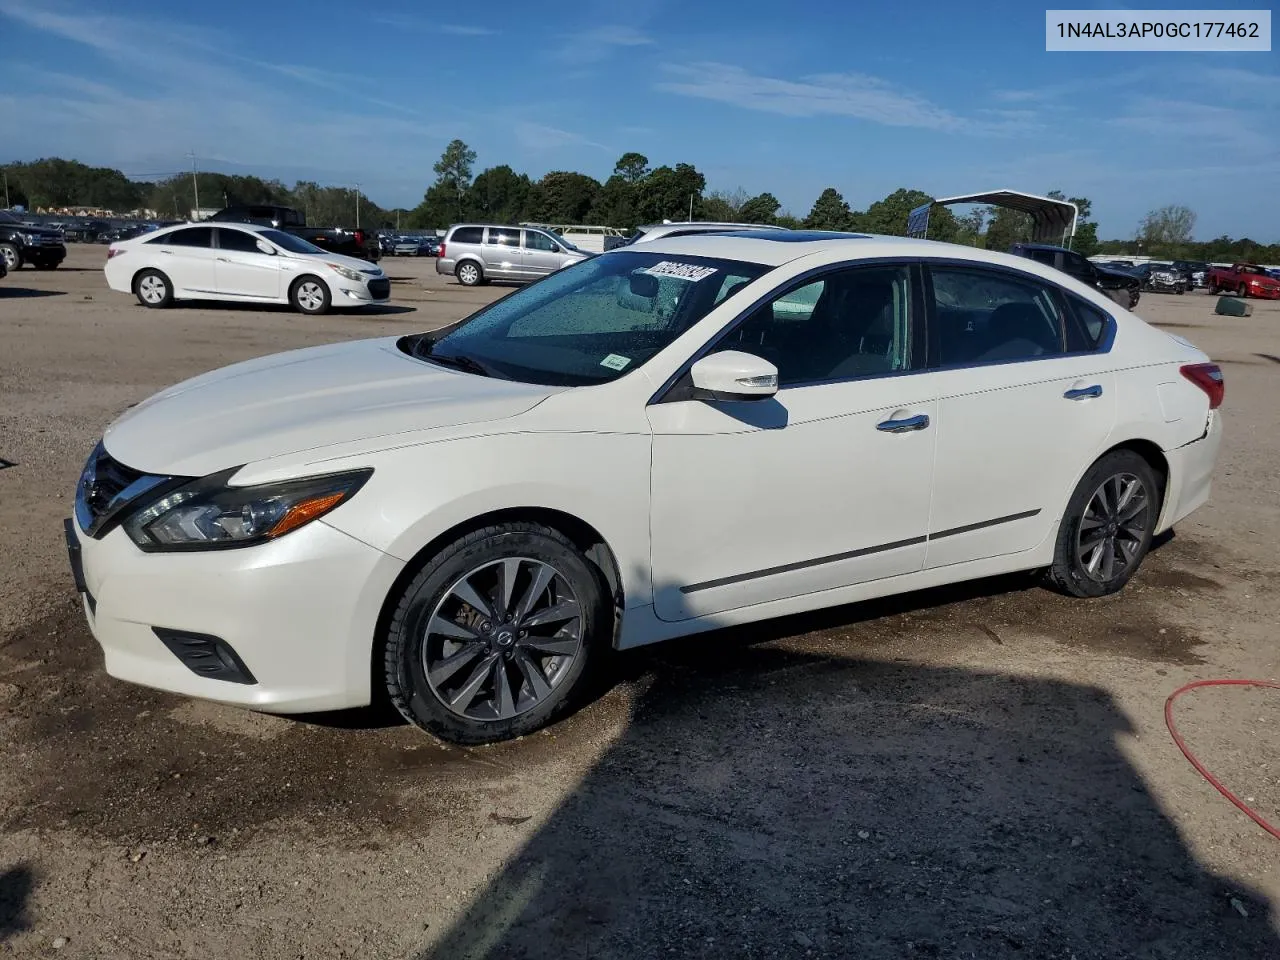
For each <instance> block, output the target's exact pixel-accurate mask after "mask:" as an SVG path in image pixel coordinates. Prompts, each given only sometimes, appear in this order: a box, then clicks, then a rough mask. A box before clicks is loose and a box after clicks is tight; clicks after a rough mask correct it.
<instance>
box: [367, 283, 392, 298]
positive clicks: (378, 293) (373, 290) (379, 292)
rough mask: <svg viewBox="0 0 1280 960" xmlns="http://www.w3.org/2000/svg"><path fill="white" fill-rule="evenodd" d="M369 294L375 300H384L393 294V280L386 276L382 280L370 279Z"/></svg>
mask: <svg viewBox="0 0 1280 960" xmlns="http://www.w3.org/2000/svg"><path fill="white" fill-rule="evenodd" d="M369 295H370V296H372V297H373V298H374V299H375V300H382V299H384V298H386V297H389V296H391V281H390V280H387V279H386V278H383V279H381V280H370V281H369Z"/></svg>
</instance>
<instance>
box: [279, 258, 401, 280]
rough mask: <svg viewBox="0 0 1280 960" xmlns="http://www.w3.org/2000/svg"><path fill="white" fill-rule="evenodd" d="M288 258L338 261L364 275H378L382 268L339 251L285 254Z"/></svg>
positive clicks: (310, 261) (306, 260) (324, 261)
mask: <svg viewBox="0 0 1280 960" xmlns="http://www.w3.org/2000/svg"><path fill="white" fill-rule="evenodd" d="M286 256H287V257H288V258H289V259H290V260H298V261H301V262H302V263H314V262H315V261H319V262H320V263H340V264H342V266H344V267H346V268H347V269H348V270H358V271H360V272H361V273H363V274H365V275H366V276H370V277H378V276H381V275H382V268H381V267H380V266H378V265H377V264H376V263H370V262H369V261H368V260H360V259H358V258H356V257H348V256H345V255H344V254H341V253H327V252H326V253H290V254H286Z"/></svg>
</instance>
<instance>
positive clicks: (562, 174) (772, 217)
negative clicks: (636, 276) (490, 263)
mask: <svg viewBox="0 0 1280 960" xmlns="http://www.w3.org/2000/svg"><path fill="white" fill-rule="evenodd" d="M475 162H476V153H475V151H474V150H472V149H471V148H470V147H468V146H467V144H466V143H464V142H463V141H461V140H454V141H452V142H451V143H450V144H449V145H448V146H447V147H446V148H445V150H444V152H443V154H442V155H441V156H440V159H439V160H438V161H436V163H435V165H434V166H433V168H432V169H433V171H434V173H435V180H434V181H433V182H432V183H431V185H430V186H429V187H428V188H427V190H426V192H425V194H424V195H423V198H422V202H421V203H419V204H418V205H417V206H416V207H414V208H413V209H412V210H407V209H403V208H400V209H397V208H391V209H387V208H384V207H381V206H379V205H378V204H376V203H374V202H372V201H371V200H370V199H369V198H368V197H365V196H363V195H361V196H359V197H357V193H356V190H355V188H354V185H353V186H351V187H345V186H321V185H320V184H318V183H315V182H312V181H305V180H302V181H298V182H296V183H294V184H293V185H292V186H287V185H286V184H284V183H283V182H282V181H280V180H273V179H262V178H260V177H254V176H240V175H233V174H223V173H200V174H198V176H197V177H195V178H194V182H193V177H192V175H191V174H190V173H175V174H172V175H168V176H165V177H161V178H157V179H156V180H154V181H145V180H134V179H130V178H129V177H127V176H125V174H123V173H121V172H120V171H119V170H115V169H111V168H108V167H90V166H87V165H85V164H83V163H80V162H79V161H76V160H63V159H60V158H49V159H43V160H36V161H34V162H31V163H9V164H5V165H3V166H0V170H3V172H4V174H5V176H6V178H7V180H8V185H9V198H10V202H11V203H12V204H15V205H18V204H21V205H23V206H26V207H28V208H35V207H57V208H61V207H100V208H106V209H112V210H116V211H126V210H141V209H148V210H153V211H155V212H156V213H157V214H158V215H160V216H171V217H173V218H174V219H184V218H186V217H187V216H189V215H190V211H192V210H193V209H195V208H196V206H197V204H196V191H197V189H198V191H199V196H200V205H201V206H203V207H206V208H208V207H221V206H226V205H230V204H232V203H278V204H283V205H286V206H291V207H294V208H296V209H298V210H301V211H302V212H303V213H304V214H305V216H306V217H307V222H308V223H311V224H314V225H322V226H328V225H339V226H352V225H354V222H355V219H356V206H357V203H358V204H359V210H360V214H359V216H360V223H361V225H362V226H367V227H379V228H384V227H386V228H405V229H439V228H444V227H447V226H448V225H449V224H451V223H457V222H459V221H463V220H481V221H492V222H497V223H521V222H536V223H552V224H557V223H558V224H587V223H591V224H602V225H607V226H613V227H619V228H621V229H622V230H624V231H628V232H629V231H630V230H632V229H634V228H635V227H636V226H638V225H639V224H642V223H653V222H660V221H662V220H684V219H686V218H691V219H694V220H727V221H737V222H749V223H769V224H776V225H778V226H782V227H792V228H798V227H805V228H808V229H813V230H853V231H859V232H865V233H880V234H890V235H901V234H904V233H905V232H906V229H907V215H908V214H909V213H910V211H911V210H912V209H913V208H915V207H917V206H919V205H920V204H922V203H927V202H928V201H929V200H930V199H931V198H930V196H929V195H928V194H926V193H924V192H923V191H921V190H913V189H907V188H900V189H898V190H895V191H894V192H893V193H891V194H889V195H888V196H887V197H884V198H882V199H880V200H876V201H875V202H874V203H871V204H869V205H868V206H867V207H866V209H864V210H856V209H854V208H852V207H851V206H850V205H849V203H848V202H847V201H846V200H845V198H844V197H843V196H842V195H841V193H840V191H839V190H837V189H836V188H835V187H827V188H826V189H825V190H823V191H822V193H821V194H820V195H819V196H818V198H817V200H816V201H815V202H814V204H813V206H812V207H811V208H810V210H809V212H808V213H807V214H806V215H804V216H803V217H801V216H797V215H795V214H793V213H791V212H790V211H787V210H784V209H783V207H782V204H781V203H780V202H779V200H778V199H777V197H775V196H774V195H773V194H772V193H768V192H765V193H760V194H756V195H754V196H753V195H751V194H748V193H747V192H746V191H744V190H742V189H741V188H738V189H736V190H711V191H708V190H707V179H706V176H705V175H704V174H703V173H702V172H701V171H699V170H698V169H697V167H695V166H694V165H693V164H690V163H676V164H674V165H666V164H663V165H659V166H653V165H652V164H651V163H650V161H649V158H648V157H646V156H644V155H643V154H640V153H635V152H629V153H624V154H623V155H622V156H621V157H619V158H618V161H617V163H616V164H614V168H613V173H612V174H611V175H610V176H609V177H608V178H607V179H606V180H605V181H604V182H603V183H601V182H600V181H599V180H596V179H595V178H594V177H590V176H587V175H586V174H584V173H578V172H576V171H571V170H553V171H551V172H550V173H547V174H545V175H544V176H542V177H540V178H538V179H536V180H535V179H533V178H531V177H530V176H529V175H528V174H526V173H522V172H517V171H516V170H515V169H514V168H512V167H511V166H510V165H509V164H499V165H497V166H493V167H488V168H486V169H484V170H482V171H480V172H479V173H478V174H476V173H474V168H475ZM1049 196H1054V197H1058V198H1063V199H1065V195H1064V194H1063V193H1062V192H1061V191H1059V190H1051V191H1049ZM1069 199H1070V200H1071V201H1072V202H1073V203H1075V204H1076V206H1077V207H1078V208H1079V211H1080V218H1079V223H1078V225H1077V229H1076V236H1075V239H1074V241H1073V243H1072V246H1073V248H1074V249H1076V250H1078V251H1079V252H1080V253H1082V254H1084V255H1085V256H1092V255H1094V254H1095V253H1103V254H1107V253H1110V254H1121V253H1127V254H1140V255H1146V256H1153V257H1160V258H1167V259H1173V258H1185V259H1196V260H1240V259H1244V260H1256V261H1258V262H1262V263H1275V262H1280V244H1270V245H1265V244H1261V243H1258V242H1256V241H1253V240H1250V239H1248V238H1245V239H1240V240H1233V239H1232V238H1230V237H1226V236H1223V237H1217V238H1215V239H1213V240H1209V241H1202V242H1196V241H1193V240H1192V239H1191V235H1192V232H1193V230H1194V227H1195V214H1194V213H1193V212H1192V211H1191V210H1189V209H1188V208H1186V207H1183V206H1170V207H1162V208H1160V209H1158V210H1153V211H1152V212H1151V213H1149V214H1148V215H1147V216H1146V217H1145V218H1143V220H1142V223H1141V224H1140V225H1139V227H1138V230H1137V231H1136V233H1135V235H1134V237H1133V238H1132V239H1126V240H1106V241H1099V240H1098V232H1097V230H1098V225H1097V223H1096V221H1094V220H1093V219H1092V203H1091V202H1090V200H1089V199H1088V198H1087V197H1071V198H1069ZM929 237H930V239H934V240H942V241H947V242H951V243H963V244H968V245H971V246H979V247H984V248H986V249H991V250H1007V249H1008V248H1009V246H1010V245H1011V244H1013V243H1016V242H1019V241H1025V240H1029V239H1030V238H1031V218H1030V216H1028V215H1027V214H1025V213H1020V212H1018V211H1016V210H1008V209H1004V208H1000V207H983V206H976V207H973V208H970V210H969V212H967V213H964V214H962V215H959V216H957V215H956V214H955V213H954V212H952V211H951V210H950V209H948V208H946V207H938V208H935V209H934V210H933V212H932V215H931V217H930V221H929Z"/></svg>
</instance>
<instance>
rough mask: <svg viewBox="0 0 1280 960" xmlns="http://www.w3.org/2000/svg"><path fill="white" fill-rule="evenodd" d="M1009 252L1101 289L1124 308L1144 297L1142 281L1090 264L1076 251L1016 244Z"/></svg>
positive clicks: (1043, 245)
mask: <svg viewBox="0 0 1280 960" xmlns="http://www.w3.org/2000/svg"><path fill="white" fill-rule="evenodd" d="M1009 252H1010V253H1012V254H1013V255H1014V256H1017V257H1026V258H1027V259H1029V260H1035V261H1036V262H1037V263H1044V264H1048V265H1049V266H1051V267H1056V268H1057V269H1059V270H1061V271H1062V272H1063V273H1069V274H1071V276H1073V277H1075V278H1076V279H1077V280H1079V281H1081V282H1083V283H1087V284H1089V286H1091V287H1097V288H1098V289H1099V290H1101V291H1102V292H1103V293H1105V294H1106V295H1107V296H1109V297H1110V298H1111V299H1112V300H1115V301H1116V302H1117V303H1118V304H1120V305H1121V306H1122V307H1127V308H1128V309H1130V310H1132V309H1133V308H1134V307H1136V306H1137V305H1138V298H1139V297H1140V296H1141V295H1142V280H1141V279H1140V278H1139V277H1137V276H1136V275H1134V274H1132V273H1129V272H1128V271H1127V270H1121V269H1118V268H1115V267H1104V266H1102V265H1101V264H1097V263H1093V262H1092V261H1089V260H1086V259H1085V258H1084V257H1082V256H1080V254H1078V253H1076V252H1075V251H1074V250H1068V249H1066V248H1065V247H1055V246H1052V245H1051V244H1047V243H1015V244H1014V245H1013V246H1012V247H1010V248H1009Z"/></svg>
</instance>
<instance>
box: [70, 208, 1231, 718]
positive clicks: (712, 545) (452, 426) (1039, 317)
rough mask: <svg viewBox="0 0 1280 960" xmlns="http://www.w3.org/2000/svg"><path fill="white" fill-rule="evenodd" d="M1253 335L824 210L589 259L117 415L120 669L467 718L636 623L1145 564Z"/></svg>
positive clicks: (78, 530)
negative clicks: (1173, 331)
mask: <svg viewBox="0 0 1280 960" xmlns="http://www.w3.org/2000/svg"><path fill="white" fill-rule="evenodd" d="M1222 395H1223V380H1222V374H1221V372H1220V371H1219V369H1218V367H1217V366H1215V365H1214V364H1212V363H1210V362H1209V360H1208V358H1207V357H1206V356H1205V355H1204V354H1202V353H1201V352H1200V351H1199V350H1197V349H1196V348H1195V347H1193V346H1192V345H1191V344H1189V343H1188V342H1187V341H1185V340H1182V339H1180V338H1178V337H1174V336H1171V335H1169V334H1167V333H1163V332H1161V331H1160V330H1157V329H1154V328H1153V327H1150V326H1148V325H1147V324H1146V323H1144V322H1143V321H1142V320H1141V319H1139V318H1138V317H1136V316H1134V315H1133V314H1131V313H1128V312H1126V311H1125V310H1123V309H1121V308H1119V307H1118V306H1117V305H1116V304H1115V303H1114V302H1112V301H1111V300H1110V299H1108V298H1106V297H1104V296H1103V295H1102V294H1101V293H1099V292H1098V291H1097V290H1094V289H1092V288H1090V287H1087V286H1085V285H1083V284H1081V283H1079V282H1078V281H1076V280H1074V279H1072V278H1071V277H1069V276H1067V275H1066V274H1063V273H1060V272H1058V271H1055V270H1053V269H1052V268H1049V267H1045V266H1042V265H1039V264H1036V263H1034V262H1032V261H1029V260H1025V259H1021V258H1014V257H1010V256H1005V255H1003V254H994V253H988V252H985V251H981V250H976V249H973V248H970V247H960V246H951V245H947V244H940V243H933V242H928V241H919V240H904V239H896V238H884V237H864V236H857V235H848V234H822V233H804V232H792V231H768V232H764V231H762V232H758V233H738V234H727V235H721V236H700V237H687V238H680V239H670V240H662V241H655V242H653V243H650V244H644V245H642V246H636V247H630V248H626V249H624V250H619V251H616V252H611V253H608V254H605V255H603V256H600V257H595V258H592V259H590V260H586V261H584V262H582V263H579V264H577V265H575V266H572V267H569V268H567V269H565V270H563V271H561V272H559V273H555V274H553V275H551V276H550V277H548V278H547V279H545V280H542V281H541V282H539V283H536V284H534V285H532V286H530V287H527V288H525V289H523V290H520V291H517V292H515V293H512V294H510V295H509V296H507V297H505V298H503V299H502V300H500V301H498V302H496V303H494V304H492V305H490V306H488V307H485V308H484V309H482V310H480V311H479V312H478V313H476V314H474V315H473V316H471V317H470V318H469V319H467V320H465V321H464V322H462V323H460V324H455V325H453V326H451V327H449V328H446V329H444V330H441V331H436V332H432V333H425V334H418V335H412V336H405V337H401V338H399V339H377V340H368V341H363V342H354V343H341V344H333V345H330V346H322V347H314V348H310V349H306V350H299V351H294V352H290V353H285V354H280V355H277V356H269V357H263V358H260V359H257V360H251V361H249V362H246V363H240V364H236V365H234V366H231V367H227V368H225V369H223V370H217V371H214V372H212V373H207V374H204V375H203V376H199V377H196V378H195V379H193V380H188V381H187V382H185V383H181V384H178V385H177V386H174V387H170V388H169V389H167V390H165V391H163V392H161V393H159V394H157V395H156V396H154V397H152V398H150V399H149V400H146V401H144V402H142V403H140V404H138V405H137V406H135V407H133V408H132V409H131V410H129V411H127V412H126V413H125V414H124V415H123V416H122V417H121V418H120V419H119V420H117V421H116V422H115V423H113V424H112V425H111V426H110V427H108V428H107V430H106V433H105V435H104V437H103V439H102V442H101V443H100V444H99V445H98V447H97V448H96V449H95V450H94V451H93V453H92V455H91V456H90V458H89V461H88V463H87V465H86V466H85V469H84V475H83V477H82V478H81V480H80V484H79V487H78V489H77V491H76V498H75V518H74V519H71V520H68V521H67V536H68V541H69V545H70V550H71V556H72V563H73V569H74V571H75V573H76V577H77V583H78V585H79V588H80V590H81V592H82V593H83V595H84V603H85V610H86V613H87V616H88V619H89V623H90V626H91V628H92V629H93V632H94V634H95V635H96V637H97V639H98V641H99V642H100V643H101V645H102V647H103V649H104V650H105V652H106V668H107V670H108V672H109V673H110V674H112V675H113V676H116V677H120V678H122V679H125V680H131V681H134V682H136V683H140V684H146V685H148V686H153V687H159V688H162V689H165V690H170V691H175V692H178V693H182V694H188V695H191V696H196V697H207V698H210V699H214V700H221V701H225V702H228V703H238V704H243V705H246V706H251V707H255V708H258V709H261V710H267V711H274V712H281V713H289V712H302V711H311V710H325V709H333V708H341V707H354V706H358V705H362V704H367V703H369V702H370V700H371V697H372V696H373V695H374V692H375V691H374V689H373V685H374V684H376V685H377V686H378V687H380V688H385V692H387V693H389V694H390V697H391V699H392V701H393V702H394V703H395V704H396V705H397V707H398V708H399V709H400V711H401V712H402V713H403V714H404V716H405V717H407V718H408V719H409V720H410V721H412V722H413V723H416V724H418V725H420V726H421V727H423V728H425V729H427V730H429V731H432V732H434V733H436V734H438V735H440V736H442V737H445V738H447V739H450V740H454V741H458V742H466V743H477V742H483V741H491V740H498V739H502V738H506V737H512V736H518V735H521V734H524V733H527V732H529V731H531V730H534V729H535V728H537V727H539V726H540V725H542V724H545V723H546V722H548V721H550V720H551V719H553V718H554V717H556V716H558V715H560V714H561V713H562V712H563V711H564V710H566V709H568V708H569V707H570V706H571V704H573V702H574V701H575V698H576V695H577V694H579V693H580V692H581V690H582V688H583V686H584V680H585V678H586V677H587V675H588V672H589V671H590V670H591V668H592V667H593V665H594V664H595V663H598V662H599V661H600V659H602V658H601V657H600V654H601V652H602V651H604V650H606V649H607V648H610V647H614V648H627V647H634V646H637V645H639V644H646V643H653V642H654V641H657V640H663V639H666V638H668V637H673V636H676V635H680V634H691V633H696V632H698V631H703V630H709V629H712V628H715V627H724V626H729V625H732V624H742V623H747V622H749V621H754V620H760V619H762V618H766V617H777V616H782V615H787V614H794V613H799V612H801V611H805V610H812V609H814V608H818V607H828V606H832V605H836V604H844V603H850V602H855V601H860V600H866V599H868V598H871V597H880V596H884V595H887V594H895V593H901V592H904V591H909V590H918V589H920V588H923V587H932V586H936V585H939V584H945V583H952V582H955V581H959V580H966V579H970V578H974V577H987V576H991V575H994V574H1003V573H1007V572H1010V571H1016V570H1033V569H1039V570H1043V571H1044V573H1045V578H1046V581H1047V583H1049V584H1051V585H1052V586H1054V587H1055V588H1057V589H1059V590H1062V591H1065V592H1067V593H1069V594H1073V595H1075V596H1079V597H1096V596H1100V595H1103V594H1108V593H1112V592H1113V591H1116V590H1119V589H1120V588H1121V587H1123V586H1124V584H1125V583H1126V582H1127V581H1128V580H1129V578H1130V577H1131V576H1133V574H1134V572H1135V571H1136V570H1137V569H1138V565H1139V564H1140V563H1141V562H1142V559H1143V557H1144V556H1145V554H1146V552H1147V549H1148V546H1149V545H1150V543H1151V539H1152V536H1153V535H1155V534H1158V533H1160V532H1161V531H1164V530H1167V529H1168V528H1169V527H1170V526H1171V525H1172V524H1174V523H1176V522H1177V521H1178V520H1180V519H1181V518H1182V517H1185V516H1186V515H1187V514H1188V513H1190V512H1191V511H1192V510H1194V509H1196V507H1198V506H1199V505H1200V504H1202V503H1203V502H1204V501H1205V499H1206V498H1207V497H1208V495H1209V482H1210V473H1211V472H1212V469H1213V465H1214V461H1215V458H1216V455H1217V452H1218V446H1219V441H1220V437H1221V419H1220V416H1219V413H1218V406H1219V404H1220V402H1221V400H1222Z"/></svg>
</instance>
